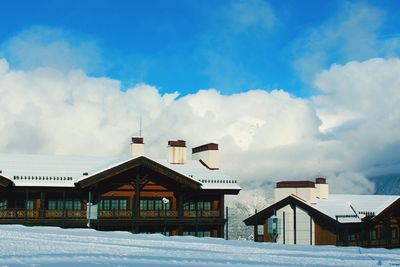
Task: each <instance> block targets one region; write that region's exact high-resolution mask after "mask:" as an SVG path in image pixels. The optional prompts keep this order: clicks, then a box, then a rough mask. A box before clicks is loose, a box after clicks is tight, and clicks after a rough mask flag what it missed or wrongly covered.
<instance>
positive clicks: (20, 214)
mask: <svg viewBox="0 0 400 267" xmlns="http://www.w3.org/2000/svg"><path fill="white" fill-rule="evenodd" d="M36 217H39V210H25V209H23V210H22V209H7V210H0V218H1V219H15V218H36Z"/></svg>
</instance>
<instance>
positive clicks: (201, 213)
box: [0, 209, 220, 219]
mask: <svg viewBox="0 0 400 267" xmlns="http://www.w3.org/2000/svg"><path fill="white" fill-rule="evenodd" d="M132 213H133V212H132V211H131V210H99V211H98V218H99V219H110V218H132V217H133V214H132ZM219 216H220V211H218V210H198V211H195V210H193V211H192V210H184V211H183V217H184V218H213V217H219ZM140 217H142V218H178V211H177V210H167V211H164V210H141V211H140ZM43 218H49V219H86V210H39V209H34V210H25V209H5V210H0V219H43Z"/></svg>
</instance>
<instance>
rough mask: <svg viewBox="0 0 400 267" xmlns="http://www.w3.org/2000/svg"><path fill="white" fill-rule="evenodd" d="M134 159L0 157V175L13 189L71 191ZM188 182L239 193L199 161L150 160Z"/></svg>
mask: <svg viewBox="0 0 400 267" xmlns="http://www.w3.org/2000/svg"><path fill="white" fill-rule="evenodd" d="M134 159H135V158H133V157H131V156H125V157H89V156H48V155H14V154H0V171H1V175H2V176H4V177H6V178H8V179H10V180H11V181H12V182H13V183H14V185H15V186H46V187H74V186H75V183H77V182H80V181H82V180H84V179H87V178H89V177H92V176H93V175H96V174H99V173H101V172H104V171H106V170H108V169H110V168H114V167H116V166H119V165H121V164H124V163H127V162H129V161H131V160H134ZM153 161H155V162H157V163H158V164H160V165H162V166H164V167H167V168H169V169H171V170H173V171H175V172H177V173H179V174H181V175H183V176H185V177H186V178H188V179H191V180H193V181H195V182H196V183H200V184H201V188H202V189H224V190H240V189H241V188H240V186H239V185H238V183H237V180H234V179H232V178H230V177H229V176H227V175H226V174H224V173H223V172H221V171H220V170H210V169H208V168H206V167H205V166H203V165H202V164H201V163H200V161H196V160H188V161H187V163H185V164H170V163H169V162H167V161H166V160H153Z"/></svg>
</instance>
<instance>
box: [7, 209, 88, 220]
mask: <svg viewBox="0 0 400 267" xmlns="http://www.w3.org/2000/svg"><path fill="white" fill-rule="evenodd" d="M41 214H43V216H44V218H54V219H61V218H70V219H85V218H86V210H43V211H42V210H39V209H35V210H25V209H7V210H0V219H39V218H40V217H41V216H40V215H41Z"/></svg>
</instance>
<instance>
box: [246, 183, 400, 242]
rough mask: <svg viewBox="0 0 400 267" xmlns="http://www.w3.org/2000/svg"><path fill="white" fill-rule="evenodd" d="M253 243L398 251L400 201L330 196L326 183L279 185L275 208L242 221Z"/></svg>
mask: <svg viewBox="0 0 400 267" xmlns="http://www.w3.org/2000/svg"><path fill="white" fill-rule="evenodd" d="M244 222H245V224H246V225H253V226H254V235H255V240H256V241H265V242H276V243H281V244H301V245H337V246H362V247H385V248H395V247H400V239H399V228H400V196H388V195H345V194H329V187H328V184H327V183H326V179H324V178H317V179H316V181H315V182H312V181H283V182H278V183H277V185H276V188H275V202H274V203H273V204H272V205H270V206H269V207H267V208H265V209H264V210H262V211H260V212H256V214H254V215H253V216H251V217H249V218H247V219H246V220H245V221H244Z"/></svg>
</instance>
